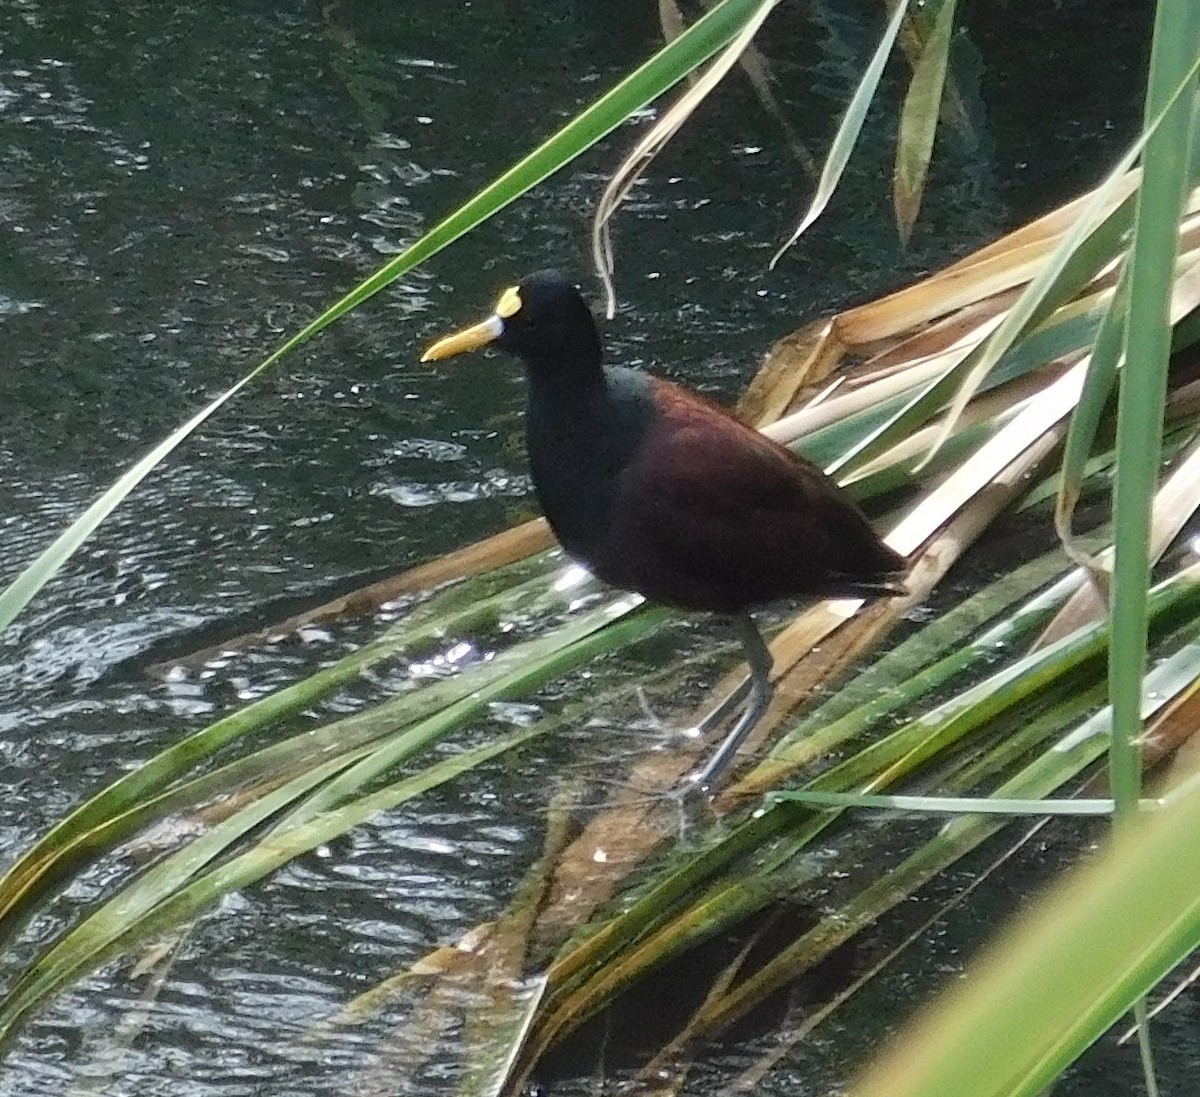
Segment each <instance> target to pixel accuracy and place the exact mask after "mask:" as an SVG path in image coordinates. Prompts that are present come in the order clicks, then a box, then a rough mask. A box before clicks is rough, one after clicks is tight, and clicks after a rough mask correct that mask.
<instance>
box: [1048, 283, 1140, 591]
mask: <svg viewBox="0 0 1200 1097" xmlns="http://www.w3.org/2000/svg"><path fill="white" fill-rule="evenodd" d="M1128 301H1129V286H1128V272H1127V270H1125V271H1122V273H1121V280H1120V282H1119V283H1118V285H1117V290H1116V293H1114V295H1113V299H1112V301H1111V302H1110V304H1109V308H1108V311H1107V312H1106V313H1105V314H1104V319H1103V321H1101V324H1100V330H1099V331H1098V332H1097V333H1096V343H1095V346H1094V347H1093V348H1092V354H1091V357H1090V358H1089V360H1088V367H1087V373H1086V374H1085V375H1084V378H1083V389H1082V391H1081V392H1080V395H1079V403H1078V404H1076V405H1075V411H1074V412H1073V413H1072V415H1071V423H1070V426H1069V427H1068V428H1067V441H1066V443H1065V445H1064V448H1063V457H1062V463H1061V464H1062V468H1061V480H1060V483H1059V488H1058V494H1057V496H1056V497H1055V500H1054V529H1055V532H1057V534H1058V539H1059V541H1060V542H1061V544H1062V547H1063V549H1064V550H1065V551H1066V553H1067V555H1068V556H1070V557H1071V559H1072V560H1074V561H1075V562H1076V563H1077V564H1078V565H1079V566H1080V567H1082V568H1086V569H1087V570H1088V571H1089V572H1093V573H1094V572H1096V571H1098V566H1097V562H1096V560H1095V558H1094V557H1092V556H1091V555H1090V554H1088V553H1086V552H1083V551H1081V550H1080V548H1079V546H1078V545H1077V544H1076V541H1075V535H1074V533H1073V532H1072V530H1071V519H1072V516H1073V515H1074V513H1075V508H1076V506H1078V504H1079V493H1080V491H1081V490H1082V488H1083V481H1084V478H1085V469H1086V468H1087V463H1088V459H1089V457H1090V456H1091V452H1092V446H1093V445H1094V443H1095V440H1096V435H1097V433H1098V432H1099V430H1100V422H1101V420H1102V419H1103V417H1104V413H1105V410H1106V409H1107V407H1108V402H1109V397H1110V396H1111V395H1112V391H1113V386H1114V385H1115V384H1116V380H1117V366H1118V364H1119V363H1120V360H1121V355H1122V353H1123V347H1124V343H1125V310H1126V308H1127V306H1128Z"/></svg>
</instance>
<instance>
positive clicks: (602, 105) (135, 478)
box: [0, 0, 763, 630]
mask: <svg viewBox="0 0 1200 1097" xmlns="http://www.w3.org/2000/svg"><path fill="white" fill-rule="evenodd" d="M762 3H763V0H722V2H721V3H720V4H718V5H717V6H716V7H714V8H713V9H712V10H711V11H710V12H708V13H707V14H706V15H704V16H703V17H702V18H701V19H699V20H697V21H696V22H695V23H694V24H693V25H692V26H691V27H689V28H688V29H687V30H686V31H684V32H683V33H682V34H681V35H680V36H679V37H678V38H676V39H675V40H674V41H673V42H671V43H670V45H668V46H666V47H664V48H663V49H662V50H660V51H659V52H658V53H656V54H654V56H652V57H651V58H650V59H649V60H648V61H646V62H645V63H644V64H643V65H642V66H641V67H640V68H638V69H636V70H635V71H634V72H633V73H631V74H630V75H629V76H627V77H626V78H625V79H624V80H622V81H621V82H620V83H619V84H617V85H616V87H614V88H612V89H611V90H610V91H608V92H606V93H605V94H604V95H602V96H601V97H600V98H599V99H597V100H596V101H595V102H594V103H593V104H592V105H591V106H589V107H588V108H587V109H585V110H584V111H582V112H581V113H580V114H578V115H576V116H575V117H574V118H573V119H572V120H571V121H570V122H568V123H567V124H566V125H565V126H563V128H562V129H560V130H559V131H558V132H557V133H555V134H554V135H553V136H552V137H550V138H549V139H548V140H546V141H545V142H543V143H542V144H541V145H539V146H538V147H537V148H536V149H534V150H533V152H531V153H529V155H528V156H526V157H524V158H523V159H522V160H520V161H518V162H517V163H516V164H514V165H513V166H512V167H511V168H509V169H508V171H506V172H505V173H504V174H503V175H501V176H500V177H499V178H497V179H495V180H493V182H491V183H490V184H488V186H486V187H484V189H483V190H481V191H480V192H479V193H478V194H476V195H475V197H474V198H472V199H470V200H469V201H468V202H467V203H465V204H464V205H463V206H461V207H459V208H458V209H457V210H455V211H454V212H453V213H452V214H450V216H448V217H446V218H445V219H444V220H443V221H441V222H439V223H438V224H437V225H435V226H434V227H433V228H432V229H430V230H429V232H427V233H426V234H425V235H424V236H422V237H421V239H419V240H418V241H417V242H416V243H414V244H413V245H412V246H411V247H409V248H407V249H405V251H403V252H402V253H401V254H400V255H397V256H396V257H395V258H394V259H392V260H391V261H390V262H388V263H387V264H385V265H384V266H383V267H381V268H380V269H379V270H377V271H376V272H375V273H374V274H372V275H371V276H370V277H369V278H367V279H365V280H364V281H362V282H360V283H359V284H358V285H357V286H355V287H354V288H353V289H352V290H351V291H350V292H349V293H347V294H346V295H345V296H344V297H342V298H341V299H340V300H339V301H337V302H335V303H334V304H333V305H331V306H330V307H329V308H328V309H326V310H325V311H324V312H323V313H321V315H320V316H318V317H317V318H316V319H315V320H313V321H312V322H311V323H310V324H308V325H306V326H305V327H304V328H303V329H301V330H300V331H298V332H297V333H296V334H295V335H293V336H292V337H291V338H289V339H288V340H287V341H286V342H285V343H283V345H282V346H280V347H279V348H278V349H276V350H275V351H273V352H272V353H271V354H270V355H269V356H268V357H267V358H265V359H264V360H263V361H262V362H261V363H260V364H259V365H257V366H255V367H254V369H252V370H251V371H250V372H249V373H248V374H246V376H245V377H243V378H242V379H241V380H240V381H238V382H237V383H236V384H235V385H233V386H232V387H231V388H229V389H228V390H227V391H226V392H224V393H222V394H221V395H220V396H218V397H217V398H216V399H215V400H213V401H212V402H211V403H209V404H208V405H207V406H206V407H204V408H202V409H201V410H200V411H199V412H197V413H196V414H195V415H194V416H192V418H190V419H189V420H188V421H187V422H185V423H184V424H183V425H182V426H181V427H179V428H178V429H176V430H175V431H173V432H172V433H171V434H170V435H168V436H167V437H166V438H165V439H163V441H161V442H160V443H158V445H156V446H154V447H153V448H152V449H151V450H150V451H149V452H148V453H146V455H145V456H143V457H142V458H140V459H139V460H138V461H136V462H135V463H134V464H133V465H132V466H131V467H130V468H129V469H128V470H127V471H126V472H125V473H124V474H123V475H122V476H121V477H120V478H119V479H118V480H117V481H116V483H114V484H113V485H112V486H111V487H110V488H108V489H107V490H106V491H105V492H104V493H103V494H101V495H100V497H99V498H98V499H96V501H95V502H94V503H92V504H91V506H89V507H88V508H87V509H86V510H85V511H84V512H83V514H81V515H80V516H79V517H78V518H77V519H75V521H74V522H72V523H71V525H70V526H68V527H67V529H66V530H65V531H64V532H63V533H62V534H60V535H59V536H58V537H57V538H56V539H55V540H54V542H53V543H52V544H51V545H50V546H49V548H47V549H45V550H44V551H43V552H42V553H41V554H40V555H39V556H38V557H37V559H36V560H34V561H33V563H31V564H30V565H29V566H28V567H27V568H25V570H24V571H22V572H21V574H20V575H18V576H17V577H16V579H14V580H13V581H12V582H11V583H10V584H9V585H8V586H7V587H6V588H5V590H4V591H3V592H2V593H0V630H3V629H5V628H7V627H8V625H9V624H11V623H12V621H13V619H14V618H15V617H16V616H17V614H18V613H20V612H21V610H22V609H24V608H25V606H26V605H28V603H29V601H30V599H31V598H33V596H34V595H35V594H37V592H38V591H39V590H41V589H42V587H43V586H45V584H46V583H47V582H48V581H49V580H50V578H51V577H52V576H53V575H54V574H55V572H57V571H58V569H59V568H61V567H62V565H63V564H64V563H65V562H66V561H67V560H68V559H70V557H71V555H72V554H73V553H74V552H75V550H76V549H78V548H79V546H80V545H82V544H83V542H84V541H86V540H87V539H88V538H89V537H90V536H91V535H92V533H93V532H94V531H95V530H96V528H97V527H98V526H99V525H100V523H101V522H102V521H104V519H105V518H107V517H108V515H109V514H111V513H112V512H113V510H115V509H116V507H117V506H118V505H119V504H120V503H121V502H122V501H123V500H124V499H125V498H126V496H128V495H129V493H130V492H131V491H133V489H134V488H135V487H137V485H138V484H140V483H141V482H142V480H144V479H145V478H146V476H148V475H149V473H150V472H151V470H153V469H154V468H155V466H157V465H158V464H159V463H160V462H161V461H162V460H163V459H164V458H166V457H167V455H168V454H170V453H171V452H172V450H174V449H175V448H176V447H177V446H179V444H180V443H181V442H183V441H184V439H186V438H187V437H188V436H189V435H190V434H191V433H192V432H193V431H195V430H196V428H197V427H199V426H200V425H201V424H202V423H204V422H205V421H206V420H207V419H209V418H210V417H211V416H212V415H213V414H214V413H215V412H216V411H218V410H219V409H220V408H221V407H223V406H224V405H225V404H226V403H227V402H228V401H229V400H231V399H232V398H233V397H234V396H236V395H237V394H238V393H239V392H241V390H242V389H243V388H245V387H246V386H247V385H248V384H250V382H251V381H253V380H254V379H255V378H257V377H258V376H260V375H261V374H262V373H263V372H265V371H266V370H267V369H269V368H270V367H271V366H273V365H275V363H276V362H278V361H279V360H280V359H281V358H282V357H283V356H284V355H285V354H287V353H288V352H289V351H292V350H294V349H295V348H296V347H298V346H300V345H301V344H303V343H306V342H308V340H309V339H311V338H312V337H313V336H314V335H316V334H318V333H319V332H321V331H323V330H324V329H325V328H327V327H328V326H329V325H330V324H332V323H333V322H334V321H335V320H337V319H338V318H340V317H341V316H343V315H344V314H345V313H347V312H349V311H350V310H351V309H353V308H355V307H357V306H358V305H360V304H362V302H363V301H366V300H367V299H368V298H369V297H373V296H374V295H375V294H376V293H378V292H379V291H380V290H382V289H383V288H385V287H386V286H388V285H390V284H391V283H392V282H393V281H395V280H396V279H397V278H399V277H400V276H401V275H403V274H406V273H407V272H408V271H410V270H412V269H413V268H414V267H416V266H417V265H419V264H420V263H423V262H424V261H425V260H426V259H428V258H430V257H431V256H433V255H436V254H437V253H438V252H439V251H441V250H442V249H443V248H445V247H447V246H448V245H449V244H452V243H453V242H454V241H455V240H457V239H458V238H459V237H460V236H462V235H464V234H465V233H467V232H469V231H470V230H471V229H473V228H474V227H475V226H476V225H478V224H480V223H481V222H482V221H485V220H487V218H489V217H491V216H492V215H493V214H494V213H496V212H497V211H499V210H501V209H503V208H504V207H505V206H507V205H508V204H509V203H510V202H513V201H514V200H515V199H517V198H519V197H520V196H521V195H522V194H524V193H525V192H526V191H527V190H529V189H530V188H532V187H534V186H536V185H537V184H538V183H540V182H541V181H542V180H543V179H545V178H547V177H548V176H549V175H551V174H553V173H554V172H555V171H557V170H558V169H559V168H561V167H562V166H563V165H565V164H567V163H569V162H570V161H571V160H573V159H574V158H575V157H576V156H578V155H579V154H580V153H582V152H584V151H585V150H586V149H588V148H590V147H591V146H592V145H594V144H595V143H596V142H597V141H599V140H600V139H601V138H602V137H604V136H606V135H607V134H608V133H610V132H612V130H614V129H616V127H617V126H619V125H620V124H621V123H622V122H623V121H624V120H625V119H626V118H628V117H629V115H630V114H632V113H633V112H634V111H636V110H639V109H640V108H641V107H643V106H645V105H646V104H647V103H649V102H650V101H651V100H653V99H656V98H657V97H658V96H659V95H661V94H662V93H663V92H664V91H667V90H668V89H669V88H671V87H673V86H674V85H675V84H676V83H678V82H679V81H680V80H682V79H683V78H684V77H685V76H687V74H688V73H689V72H691V71H692V70H693V69H695V68H696V67H697V66H698V65H702V64H703V63H704V62H705V61H707V60H708V59H709V58H710V57H712V56H713V55H714V54H715V53H716V52H717V51H718V50H720V49H721V48H722V47H723V46H725V45H726V44H727V43H728V42H729V41H730V40H731V39H732V38H733V37H734V36H735V35H737V34H738V33H739V32H740V30H741V29H742V27H743V26H744V25H745V21H746V20H747V19H750V18H752V17H753V16H754V14H755V13H756V12H757V11H758V9H759V8H760V6H761V5H762Z"/></svg>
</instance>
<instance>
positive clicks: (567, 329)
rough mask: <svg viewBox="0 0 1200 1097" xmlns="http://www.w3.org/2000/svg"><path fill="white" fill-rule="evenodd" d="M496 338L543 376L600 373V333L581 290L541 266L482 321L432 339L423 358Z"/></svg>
mask: <svg viewBox="0 0 1200 1097" xmlns="http://www.w3.org/2000/svg"><path fill="white" fill-rule="evenodd" d="M488 343H495V344H496V345H497V346H499V347H502V348H503V349H504V350H507V351H509V352H511V353H512V354H515V355H517V356H518V357H519V358H521V359H522V361H524V362H525V364H526V365H527V366H528V367H529V368H530V369H531V370H533V371H535V372H536V373H538V374H539V375H548V374H557V373H572V374H588V373H596V372H598V371H599V369H600V333H599V332H598V331H597V330H596V322H595V320H594V319H593V318H592V313H591V310H590V309H589V308H588V306H587V303H586V302H585V301H584V299H583V297H582V296H581V295H580V293H579V290H578V289H576V288H575V286H574V285H573V284H572V283H571V282H570V281H569V280H568V279H567V278H565V277H564V276H563V275H561V274H559V273H558V272H557V271H553V270H540V271H538V272H537V273H536V274H531V275H529V276H528V277H526V278H523V279H522V280H521V281H520V282H519V283H518V284H517V285H515V286H513V287H511V288H510V289H506V290H505V291H504V292H503V293H502V294H501V295H500V299H499V300H498V301H497V302H496V308H495V311H494V312H493V313H492V315H491V316H489V317H488V318H487V319H486V320H484V321H483V322H482V323H479V324H476V325H475V326H474V327H470V328H466V329H464V330H463V331H460V332H457V333H455V334H454V335H448V336H447V337H446V338H444V339H440V340H438V342H436V343H434V344H433V346H431V347H430V348H429V349H428V350H427V351H426V352H425V354H424V355H423V356H422V358H421V361H423V362H429V361H433V360H435V359H438V358H448V357H450V355H452V354H461V353H463V352H464V351H468V350H475V349H477V348H478V347H481V346H485V345H486V344H488Z"/></svg>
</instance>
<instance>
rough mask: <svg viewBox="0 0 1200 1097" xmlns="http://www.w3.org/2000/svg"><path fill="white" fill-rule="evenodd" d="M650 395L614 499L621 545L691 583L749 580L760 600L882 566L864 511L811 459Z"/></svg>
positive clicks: (705, 408) (660, 391)
mask: <svg viewBox="0 0 1200 1097" xmlns="http://www.w3.org/2000/svg"><path fill="white" fill-rule="evenodd" d="M655 404H656V408H657V411H658V416H659V418H658V422H657V424H656V429H654V430H652V431H650V432H649V434H648V436H647V439H646V442H645V444H644V445H643V446H642V448H641V449H640V450H639V452H638V454H637V458H636V460H635V461H634V462H633V463H632V464H631V465H630V466H629V467H628V468H627V469H626V470H625V472H624V474H623V477H622V484H621V486H620V490H619V496H620V498H619V502H618V505H617V507H616V508H615V509H616V512H617V513H618V514H620V515H622V520H621V522H620V523H619V524H618V529H617V530H616V531H615V532H617V534H618V535H619V536H621V537H623V538H624V539H625V541H626V543H627V544H637V545H638V546H639V547H640V549H641V551H643V552H645V553H646V554H647V555H648V556H651V557H653V558H655V559H657V560H659V561H660V562H661V566H663V567H666V565H667V564H672V565H673V566H674V567H675V568H676V569H677V570H678V572H679V574H680V575H681V576H687V577H690V578H691V580H692V581H694V582H696V583H699V584H702V585H704V584H707V585H710V586H720V585H722V584H726V585H728V584H735V585H736V584H737V583H739V582H740V583H743V584H745V585H747V586H751V585H754V586H757V587H758V588H760V589H761V591H762V593H761V595H760V596H759V597H757V598H756V599H754V600H761V601H766V600H770V599H772V598H775V597H780V596H784V595H787V594H797V595H799V594H804V593H809V592H811V593H838V592H842V591H844V592H845V593H852V592H853V591H854V590H855V587H856V584H855V583H854V582H853V581H852V580H853V578H854V577H858V578H859V579H864V580H865V579H867V578H869V577H870V576H871V575H875V576H879V575H880V574H882V573H884V572H886V571H888V570H889V560H888V559H887V557H886V556H884V555H883V553H881V551H880V549H879V548H878V542H877V541H876V540H875V536H874V533H873V532H872V531H871V529H870V526H869V525H868V524H867V522H866V520H865V519H864V518H863V517H862V515H861V513H860V512H859V511H858V509H857V508H856V507H855V506H854V505H853V504H852V503H850V502H849V500H848V499H846V498H845V497H844V496H842V495H841V494H840V492H838V490H837V489H836V488H835V487H834V486H833V484H832V483H831V482H830V481H829V480H828V479H827V478H826V477H825V476H824V474H823V473H821V471H820V470H819V469H817V468H816V466H814V465H812V464H811V463H809V462H806V461H803V460H801V459H799V458H797V457H795V456H793V455H792V454H791V453H790V452H788V451H787V450H784V449H783V448H782V447H780V446H778V445H777V444H776V443H774V442H772V441H771V440H770V439H768V438H766V437H764V436H763V435H761V434H760V433H759V432H758V431H756V430H753V429H752V428H750V427H747V426H746V425H745V424H743V423H742V422H740V421H739V420H737V419H735V418H734V417H733V416H732V415H730V414H729V413H728V412H726V411H725V410H724V409H723V408H720V407H719V406H718V405H715V404H710V403H709V402H707V401H697V400H695V398H694V397H693V395H692V394H691V393H683V392H682V391H681V390H679V389H677V388H676V387H675V386H674V385H669V384H665V383H661V382H660V383H659V384H658V385H656V387H655ZM798 466H799V467H801V468H803V469H804V472H803V473H802V474H799V475H798ZM614 548H617V546H614ZM883 552H886V550H883ZM842 576H847V577H850V581H846V582H843V581H842V579H841V577H842ZM739 577H740V578H739Z"/></svg>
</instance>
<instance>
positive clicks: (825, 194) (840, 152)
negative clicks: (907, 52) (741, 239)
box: [770, 0, 908, 270]
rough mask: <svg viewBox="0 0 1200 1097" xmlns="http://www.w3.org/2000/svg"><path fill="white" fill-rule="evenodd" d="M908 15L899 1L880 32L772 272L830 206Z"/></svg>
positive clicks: (774, 259) (774, 258) (905, 3)
mask: <svg viewBox="0 0 1200 1097" xmlns="http://www.w3.org/2000/svg"><path fill="white" fill-rule="evenodd" d="M907 11H908V0H900V2H899V3H898V4H897V5H896V7H895V10H894V11H893V12H892V17H891V19H890V20H889V21H888V25H887V29H886V30H885V31H884V32H883V37H882V38H881V39H880V41H879V45H878V46H876V47H875V53H874V55H873V56H872V57H871V61H870V63H869V64H868V65H867V69H866V71H865V72H864V73H863V76H862V79H861V80H860V81H859V84H858V87H857V88H855V90H854V95H853V97H852V98H851V100H850V105H849V106H848V107H847V108H846V113H845V115H844V116H843V117H842V121H841V124H840V125H839V126H838V131H837V134H836V135H835V136H834V139H833V143H832V145H831V146H830V149H829V155H828V156H827V157H826V158H825V165H824V167H822V169H821V178H820V179H819V180H817V192H816V194H814V195H813V199H812V202H811V204H810V205H809V207H808V211H807V212H806V213H805V214H804V216H803V217H802V218H801V219H800V224H799V225H797V226H796V230H795V231H794V232H793V233H792V235H791V236H790V237H788V239H787V242H786V243H784V244H783V246H782V247H781V248H780V249H779V250H778V251H777V252H776V253H775V254H774V255H773V256H772V257H771V263H770V267H771V269H772V270H773V269H774V268H775V265H776V264H777V263H778V262H779V260H780V259H781V258H782V257H783V253H784V252H785V251H787V250H788V248H790V247H791V246H792V245H793V244H794V243H795V242H796V241H797V240H799V239H800V237H801V236H802V235H804V232H805V231H806V230H807V229H808V227H809V226H810V225H811V224H812V223H813V222H814V221H816V219H817V218H818V217H820V216H821V214H822V212H824V210H825V207H826V206H827V205H829V199H830V198H832V197H833V192H834V191H835V190H837V186H838V183H839V182H840V181H841V178H842V173H843V172H844V171H845V170H846V164H847V163H848V162H849V160H850V154H851V153H852V152H853V151H854V146H855V144H856V143H857V141H858V135H859V134H860V133H861V132H862V127H863V122H865V121H866V118H867V111H868V110H870V108H871V103H872V102H873V101H874V99H875V91H876V89H877V88H878V87H879V81H880V79H881V78H882V76H883V69H884V66H885V65H886V64H887V59H888V57H889V56H890V54H891V52H892V46H893V45H895V42H896V35H897V34H899V33H900V24H901V23H902V22H903V21H904V16H905V14H906V13H907Z"/></svg>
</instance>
